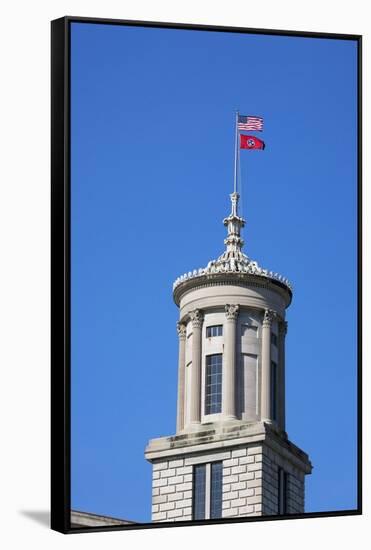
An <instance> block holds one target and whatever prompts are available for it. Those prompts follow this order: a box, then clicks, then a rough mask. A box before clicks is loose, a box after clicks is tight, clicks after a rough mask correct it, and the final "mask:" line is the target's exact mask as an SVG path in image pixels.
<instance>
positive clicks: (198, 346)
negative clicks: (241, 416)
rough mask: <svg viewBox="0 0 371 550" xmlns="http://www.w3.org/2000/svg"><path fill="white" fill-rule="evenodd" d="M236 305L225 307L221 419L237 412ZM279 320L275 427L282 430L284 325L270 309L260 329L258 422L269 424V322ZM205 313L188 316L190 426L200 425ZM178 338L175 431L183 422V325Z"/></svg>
mask: <svg viewBox="0 0 371 550" xmlns="http://www.w3.org/2000/svg"><path fill="white" fill-rule="evenodd" d="M239 311H240V308H239V305H237V304H226V305H225V316H226V320H225V323H224V333H223V338H224V340H223V341H224V353H223V371H222V417H223V419H224V420H233V419H236V418H237V410H236V376H237V372H236V370H237V354H236V348H237V338H236V337H237V321H238V315H239ZM275 318H277V321H278V372H277V404H278V407H277V417H276V422H277V425H278V426H279V427H280V428H281V429H283V430H284V429H285V335H286V332H287V323H286V322H285V321H283V320H281V319H279V318H278V316H277V314H276V313H275V312H274V311H272V310H270V309H266V310H264V316H263V322H262V330H261V398H260V403H261V406H260V413H261V420H262V421H264V422H272V410H271V334H272V323H273V320H274V319H275ZM203 321H204V314H203V312H202V311H201V310H199V309H195V310H193V311H191V312H190V313H189V322H191V323H192V333H193V336H192V350H191V360H192V367H191V378H190V419H189V420H190V424H191V425H197V424H199V423H200V422H201V417H202V415H201V381H202V326H203ZM177 329H178V335H179V363H178V406H177V432H180V431H182V430H183V429H184V427H185V425H184V421H185V408H184V407H185V403H184V401H185V368H186V365H185V361H186V336H187V334H186V333H187V325H186V323H185V322H180V323H178V324H177Z"/></svg>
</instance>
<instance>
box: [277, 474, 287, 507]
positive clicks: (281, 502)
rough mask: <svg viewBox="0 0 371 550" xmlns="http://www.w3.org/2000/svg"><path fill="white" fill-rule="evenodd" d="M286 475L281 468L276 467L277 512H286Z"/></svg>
mask: <svg viewBox="0 0 371 550" xmlns="http://www.w3.org/2000/svg"><path fill="white" fill-rule="evenodd" d="M287 477H288V474H287V472H285V470H284V469H283V468H278V513H279V514H281V515H282V514H287Z"/></svg>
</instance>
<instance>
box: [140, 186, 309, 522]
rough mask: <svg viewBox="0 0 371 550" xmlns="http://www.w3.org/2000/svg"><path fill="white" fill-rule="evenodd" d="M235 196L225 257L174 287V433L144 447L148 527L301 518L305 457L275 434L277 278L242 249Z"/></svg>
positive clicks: (279, 393) (283, 292) (280, 428)
mask: <svg viewBox="0 0 371 550" xmlns="http://www.w3.org/2000/svg"><path fill="white" fill-rule="evenodd" d="M238 200H239V195H238V193H236V192H234V193H232V194H231V201H232V210H231V213H230V215H229V216H228V217H227V218H225V219H224V225H225V226H226V227H227V233H228V234H227V237H226V239H225V241H224V243H225V245H226V250H225V251H224V253H223V254H222V255H221V256H220V257H219V258H218V259H217V260H213V261H210V262H209V263H208V265H207V266H206V267H205V268H201V269H198V270H194V271H193V272H189V273H187V274H185V275H183V276H181V277H179V278H178V279H177V280H176V281H175V283H174V289H173V296H174V301H175V303H176V304H177V306H178V307H179V321H178V334H179V360H178V373H179V374H178V408H177V428H176V435H175V436H172V437H168V438H160V439H157V440H152V441H150V443H149V445H148V447H147V449H146V458H147V459H148V460H150V461H151V462H153V465H154V466H153V470H154V477H153V491H154V496H153V520H154V521H176V520H185V519H207V518H215V517H236V516H237V517H238V516H249V515H262V514H286V513H298V512H302V511H304V475H305V474H307V473H310V471H311V464H310V462H309V460H308V457H307V455H306V454H305V453H303V452H302V451H301V450H300V449H298V448H297V447H296V446H295V445H293V444H292V443H291V442H289V441H288V438H287V434H286V432H285V335H286V331H287V323H286V321H285V311H286V308H287V307H288V306H289V305H290V303H291V299H292V288H291V285H290V283H289V282H288V280H287V279H285V278H283V277H282V276H280V275H278V274H277V273H273V272H271V271H268V270H266V269H262V268H261V267H259V265H258V264H257V262H255V261H252V260H250V259H249V258H248V257H247V256H246V255H245V254H244V253H243V252H242V247H243V244H244V243H243V240H242V238H241V229H242V228H243V227H244V225H245V220H244V219H243V218H242V217H240V216H239V214H238Z"/></svg>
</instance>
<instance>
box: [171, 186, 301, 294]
mask: <svg viewBox="0 0 371 550" xmlns="http://www.w3.org/2000/svg"><path fill="white" fill-rule="evenodd" d="M230 197H231V202H232V211H231V213H230V214H229V216H228V217H227V218H224V220H223V223H224V225H225V226H226V227H227V230H228V234H227V237H226V239H224V244H225V245H226V250H225V251H224V252H223V254H222V255H221V256H219V258H217V259H216V260H211V261H210V262H209V263H208V264H207V266H206V267H203V268H199V269H194V270H193V271H189V272H188V273H185V274H184V275H181V276H180V277H178V278H177V279H176V281H175V282H174V287H173V288H174V290H175V289H176V287H178V286H179V285H181V284H182V283H183V282H186V281H189V280H190V279H198V278H200V277H201V278H204V277H210V276H214V275H217V274H218V273H220V274H224V273H228V274H231V273H235V274H238V275H239V276H241V275H242V276H243V275H244V274H246V275H257V276H260V277H264V278H267V279H273V280H276V281H279V282H281V283H283V284H284V285H286V286H287V287H288V288H289V289H290V290H291V289H292V287H291V284H290V282H289V281H288V280H287V279H286V278H285V277H282V275H279V274H278V273H273V272H272V271H268V270H267V269H263V268H261V267H260V266H259V264H258V263H257V262H255V261H253V260H251V259H250V258H249V257H248V256H246V254H244V253H243V252H242V250H241V249H242V247H243V245H244V241H243V239H242V238H241V229H242V228H243V227H244V226H245V220H244V219H243V218H242V217H241V216H239V215H238V200H239V198H240V195H239V194H238V193H237V192H236V191H234V192H233V193H232V194H231V195H230Z"/></svg>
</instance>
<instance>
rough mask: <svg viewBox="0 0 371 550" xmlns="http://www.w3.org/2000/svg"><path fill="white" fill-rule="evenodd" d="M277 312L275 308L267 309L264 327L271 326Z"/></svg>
mask: <svg viewBox="0 0 371 550" xmlns="http://www.w3.org/2000/svg"><path fill="white" fill-rule="evenodd" d="M276 315H277V313H276V312H275V311H273V309H266V310H265V311H264V317H263V327H271V326H272V321H273V319H274V318H275V317H276Z"/></svg>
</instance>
